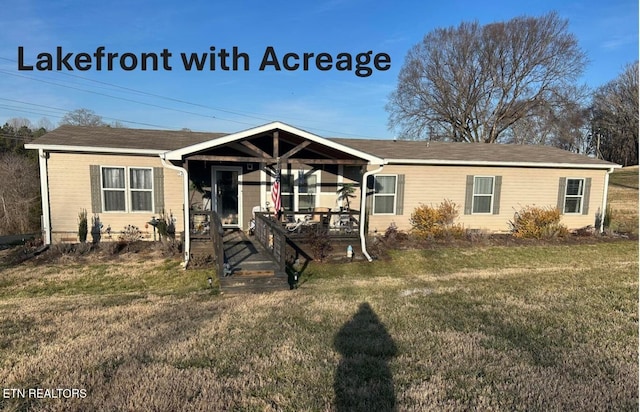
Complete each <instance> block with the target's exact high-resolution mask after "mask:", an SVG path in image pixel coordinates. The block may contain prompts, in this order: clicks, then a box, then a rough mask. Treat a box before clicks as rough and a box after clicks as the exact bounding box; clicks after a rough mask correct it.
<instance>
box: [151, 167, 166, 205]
mask: <svg viewBox="0 0 640 412" xmlns="http://www.w3.org/2000/svg"><path fill="white" fill-rule="evenodd" d="M153 204H154V208H155V213H162V212H163V211H164V169H163V168H162V167H154V168H153Z"/></svg>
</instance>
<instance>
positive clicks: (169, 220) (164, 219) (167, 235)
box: [156, 210, 176, 241]
mask: <svg viewBox="0 0 640 412" xmlns="http://www.w3.org/2000/svg"><path fill="white" fill-rule="evenodd" d="M175 222H176V219H175V218H174V217H173V213H171V212H169V214H168V215H167V214H166V213H165V212H164V210H163V211H162V213H161V214H160V217H159V218H158V224H157V226H156V228H157V229H158V235H159V236H160V241H164V240H165V239H171V240H174V239H175V238H176V223H175Z"/></svg>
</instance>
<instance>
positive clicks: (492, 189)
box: [471, 175, 496, 215]
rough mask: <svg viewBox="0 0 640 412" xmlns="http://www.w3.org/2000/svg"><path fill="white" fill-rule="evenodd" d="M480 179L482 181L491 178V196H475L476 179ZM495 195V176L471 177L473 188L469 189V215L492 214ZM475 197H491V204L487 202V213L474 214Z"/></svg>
mask: <svg viewBox="0 0 640 412" xmlns="http://www.w3.org/2000/svg"><path fill="white" fill-rule="evenodd" d="M477 178H480V179H484V178H491V194H490V195H488V194H476V179H477ZM495 194H496V177H495V176H481V175H478V176H473V187H472V188H471V214H472V215H490V214H493V200H494V198H495ZM476 196H481V197H487V196H490V197H491V202H489V211H488V212H476V211H475V208H476Z"/></svg>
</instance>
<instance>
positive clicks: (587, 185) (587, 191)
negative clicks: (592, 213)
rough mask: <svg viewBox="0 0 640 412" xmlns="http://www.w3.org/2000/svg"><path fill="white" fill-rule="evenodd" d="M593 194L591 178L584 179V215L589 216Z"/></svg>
mask: <svg viewBox="0 0 640 412" xmlns="http://www.w3.org/2000/svg"><path fill="white" fill-rule="evenodd" d="M590 194H591V178H590V177H587V178H586V179H584V193H583V197H582V202H583V205H582V214H583V215H588V214H589V195H590Z"/></svg>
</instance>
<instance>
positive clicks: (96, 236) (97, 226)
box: [91, 215, 102, 245]
mask: <svg viewBox="0 0 640 412" xmlns="http://www.w3.org/2000/svg"><path fill="white" fill-rule="evenodd" d="M101 233H102V223H101V222H100V216H99V215H93V216H92V217H91V239H92V242H93V244H94V245H95V244H98V243H100V238H101V237H102V234H101Z"/></svg>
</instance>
